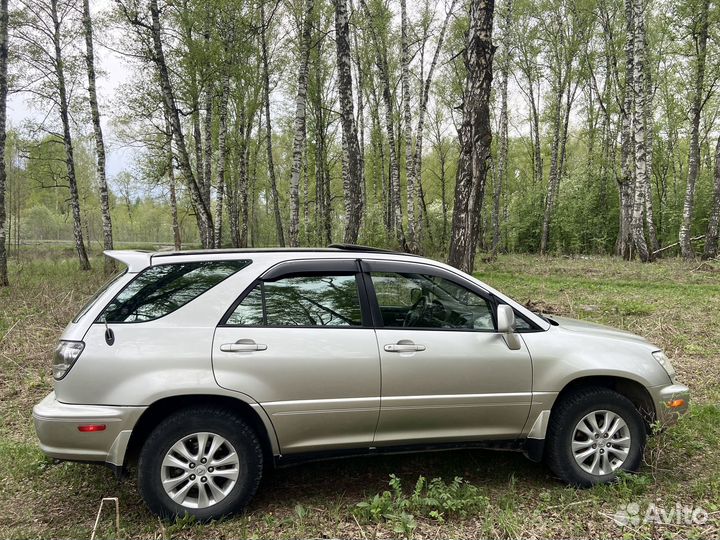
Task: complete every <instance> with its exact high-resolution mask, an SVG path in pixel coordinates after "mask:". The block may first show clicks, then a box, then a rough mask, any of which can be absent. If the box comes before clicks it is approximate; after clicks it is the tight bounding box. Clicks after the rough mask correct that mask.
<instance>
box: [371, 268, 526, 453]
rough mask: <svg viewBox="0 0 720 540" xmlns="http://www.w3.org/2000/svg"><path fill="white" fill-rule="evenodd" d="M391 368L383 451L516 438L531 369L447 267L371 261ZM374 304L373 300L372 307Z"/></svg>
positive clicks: (486, 303) (381, 428) (485, 304)
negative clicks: (387, 447)
mask: <svg viewBox="0 0 720 540" xmlns="http://www.w3.org/2000/svg"><path fill="white" fill-rule="evenodd" d="M363 266H364V267H366V268H367V269H368V270H369V271H370V283H371V286H370V287H369V288H370V289H374V291H375V296H374V297H375V298H376V299H377V304H376V305H374V306H373V308H374V309H375V312H376V318H379V319H381V321H380V322H379V325H381V327H379V328H378V329H377V338H378V346H379V350H380V357H381V366H382V402H381V411H380V421H379V423H378V429H377V433H376V435H375V442H374V444H375V445H376V446H382V445H398V444H405V443H408V444H410V443H433V442H461V441H473V440H481V439H513V438H515V437H517V436H518V435H519V434H520V432H521V430H522V428H523V425H524V423H525V421H526V419H527V416H528V413H529V410H530V403H531V398H532V392H531V390H532V366H531V360H530V355H529V353H528V350H527V348H526V347H525V344H524V343H522V347H521V349H520V350H515V351H512V350H510V349H509V348H508V347H507V345H506V344H505V341H504V340H503V338H502V336H501V335H500V334H499V333H497V332H496V331H495V316H494V312H493V302H491V301H490V299H489V297H488V296H487V295H485V294H484V293H483V291H480V290H477V289H474V288H473V287H472V286H471V284H470V283H469V282H464V281H463V280H462V279H461V278H459V277H458V278H457V279H456V278H455V276H454V275H453V274H451V273H450V272H447V271H445V270H444V269H442V268H439V267H432V266H430V265H424V264H406V263H396V262H380V261H372V262H370V261H368V262H367V263H366V262H363ZM371 303H372V300H371Z"/></svg>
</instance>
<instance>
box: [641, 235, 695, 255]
mask: <svg viewBox="0 0 720 540" xmlns="http://www.w3.org/2000/svg"><path fill="white" fill-rule="evenodd" d="M703 238H705V235H704V234H701V235H700V236H695V237H694V238H691V239H690V241H691V242H695V241H696V240H702V239H703ZM679 245H680V242H675V243H674V244H670V245H669V246H665V247H663V248H660V249H657V250H655V251H653V252H652V254H653V255H657V254H658V253H662V252H663V251H665V250H666V249H670V248H673V247H675V246H679Z"/></svg>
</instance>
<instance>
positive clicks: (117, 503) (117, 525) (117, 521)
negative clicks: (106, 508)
mask: <svg viewBox="0 0 720 540" xmlns="http://www.w3.org/2000/svg"><path fill="white" fill-rule="evenodd" d="M106 501H107V502H113V503H115V538H120V501H119V500H118V498H117V497H103V499H102V500H101V501H100V508H98V513H97V517H96V518H95V526H94V527H93V530H92V534H91V535H90V540H95V533H96V532H97V528H98V524H99V523H100V515H101V514H102V509H103V505H104V504H105V502H106Z"/></svg>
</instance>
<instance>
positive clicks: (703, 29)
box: [680, 0, 710, 259]
mask: <svg viewBox="0 0 720 540" xmlns="http://www.w3.org/2000/svg"><path fill="white" fill-rule="evenodd" d="M709 4H710V2H709V0H703V1H702V3H701V6H700V12H699V13H698V15H697V17H698V20H697V22H698V30H697V31H696V32H693V39H694V41H695V50H696V51H697V58H696V61H695V78H694V82H693V96H692V107H691V110H690V157H689V159H688V180H687V187H686V190H685V203H684V205H683V216H682V223H681V224H680V253H681V254H682V256H683V258H685V259H692V258H693V257H695V252H694V251H693V247H692V244H691V242H690V237H691V227H692V218H693V211H694V206H695V184H696V183H697V179H698V173H699V171H700V117H701V115H702V109H703V105H704V101H703V94H704V87H705V59H706V54H707V40H708V9H709Z"/></svg>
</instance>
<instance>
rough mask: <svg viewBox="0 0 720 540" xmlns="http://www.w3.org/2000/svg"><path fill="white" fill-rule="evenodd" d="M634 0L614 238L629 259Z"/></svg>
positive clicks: (628, 23) (629, 11) (629, 3)
mask: <svg viewBox="0 0 720 540" xmlns="http://www.w3.org/2000/svg"><path fill="white" fill-rule="evenodd" d="M633 2H634V0H625V3H624V6H625V84H624V86H623V100H622V108H621V123H622V125H621V133H620V138H621V143H620V148H621V150H620V153H621V154H620V160H621V175H620V176H619V177H618V192H619V195H620V223H619V233H618V240H617V254H618V255H620V256H621V257H622V258H623V259H625V260H629V259H630V258H631V256H632V245H633V232H632V214H633V201H634V198H635V139H634V136H633V131H632V119H633V112H634V109H635V92H634V91H633V90H634V83H633V80H634V76H635V75H634V74H635V67H634V64H635V10H634V8H633Z"/></svg>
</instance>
